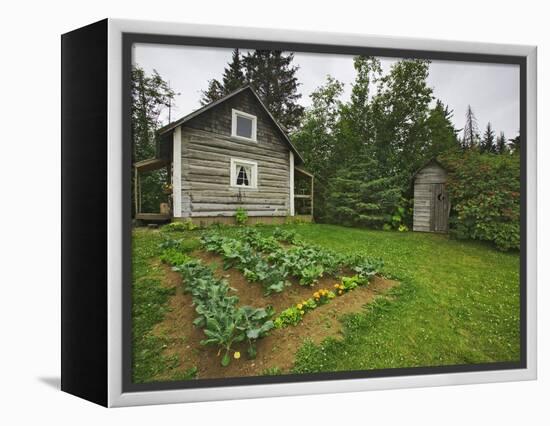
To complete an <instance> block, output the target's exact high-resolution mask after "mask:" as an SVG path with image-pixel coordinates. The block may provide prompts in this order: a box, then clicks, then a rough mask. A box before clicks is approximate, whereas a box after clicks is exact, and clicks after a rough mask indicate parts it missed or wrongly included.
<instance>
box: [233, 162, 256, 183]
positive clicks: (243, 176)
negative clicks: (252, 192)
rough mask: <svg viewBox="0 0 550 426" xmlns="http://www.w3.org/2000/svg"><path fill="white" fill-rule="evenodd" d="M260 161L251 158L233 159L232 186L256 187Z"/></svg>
mask: <svg viewBox="0 0 550 426" xmlns="http://www.w3.org/2000/svg"><path fill="white" fill-rule="evenodd" d="M257 182H258V163H256V162H255V161H250V160H241V159H237V158H232V159H231V186H232V187H236V188H252V189H254V188H256V187H257Z"/></svg>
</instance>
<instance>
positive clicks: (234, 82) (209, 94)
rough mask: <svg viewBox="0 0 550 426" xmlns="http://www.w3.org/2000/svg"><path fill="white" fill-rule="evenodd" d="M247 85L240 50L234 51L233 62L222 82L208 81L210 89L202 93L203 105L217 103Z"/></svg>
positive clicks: (229, 65)
mask: <svg viewBox="0 0 550 426" xmlns="http://www.w3.org/2000/svg"><path fill="white" fill-rule="evenodd" d="M245 84H246V79H245V77H244V72H243V64H242V58H241V54H240V52H239V49H233V53H232V55H231V62H229V64H227V67H225V69H224V71H223V75H222V81H221V82H220V81H219V80H217V79H215V78H214V79H212V80H209V81H208V88H207V89H206V90H203V91H202V98H201V104H202V105H207V104H209V103H211V102H214V101H217V100H218V99H220V98H222V97H224V96H225V95H227V94H229V93H231V92H234V91H235V90H237V89H240V88H241V87H243V86H244V85H245Z"/></svg>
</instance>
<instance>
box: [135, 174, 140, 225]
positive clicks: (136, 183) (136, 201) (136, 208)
mask: <svg viewBox="0 0 550 426" xmlns="http://www.w3.org/2000/svg"><path fill="white" fill-rule="evenodd" d="M138 176H139V175H138V171H137V167H134V208H135V214H134V217H137V215H138V213H139V211H138V205H139V204H138Z"/></svg>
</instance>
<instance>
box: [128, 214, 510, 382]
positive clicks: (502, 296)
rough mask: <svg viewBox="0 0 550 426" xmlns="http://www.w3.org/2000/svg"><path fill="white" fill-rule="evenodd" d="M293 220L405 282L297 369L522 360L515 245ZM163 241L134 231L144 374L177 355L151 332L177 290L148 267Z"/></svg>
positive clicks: (305, 353)
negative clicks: (507, 249) (378, 261)
mask: <svg viewBox="0 0 550 426" xmlns="http://www.w3.org/2000/svg"><path fill="white" fill-rule="evenodd" d="M287 226H288V227H289V228H292V229H295V230H296V231H297V232H298V234H299V235H300V236H301V237H302V239H304V240H306V241H308V242H311V243H314V244H318V245H321V246H324V247H326V248H328V249H332V250H334V251H337V252H340V253H364V254H367V255H370V256H376V257H381V258H382V259H383V260H384V262H385V265H384V270H383V273H384V274H385V275H386V276H388V277H391V278H395V279H397V280H399V281H400V282H401V285H400V286H398V287H396V288H394V289H393V290H391V292H390V298H389V299H386V298H380V299H378V300H377V301H376V302H374V303H373V304H371V305H369V306H368V307H367V308H366V309H364V310H363V312H359V313H356V314H353V315H348V316H346V317H345V318H342V320H343V322H344V325H345V327H344V337H343V339H339V340H325V341H324V342H323V343H322V344H321V345H313V344H311V343H306V344H305V345H304V346H303V347H302V348H301V349H300V350H299V352H298V354H297V357H296V363H295V367H294V370H295V372H318V371H338V370H358V369H378V368H394V367H413V366H435V365H449V364H468V363H486V362H498V361H517V360H519V353H520V345H519V255H518V253H503V252H499V251H497V250H495V249H493V248H492V247H491V246H489V245H486V244H482V243H476V242H471V241H468V242H464V241H456V240H450V239H449V238H448V237H447V236H445V235H436V234H426V233H414V232H404V233H398V232H384V231H372V230H365V229H356V228H345V227H341V226H334V225H321V224H310V225H287ZM258 229H260V230H265V231H266V232H269V231H270V230H272V228H271V227H268V226H265V227H259V228H258ZM227 232H229V233H231V232H232V230H231V229H228V230H227ZM192 235H198V231H193V233H192ZM174 237H177V236H176V235H174ZM160 241H161V236H160V234H159V232H154V231H150V230H137V231H135V232H134V251H133V257H134V259H133V263H134V281H135V284H134V294H133V300H134V308H133V315H134V380H135V381H137V382H140V381H143V380H146V379H147V378H148V377H151V376H152V375H154V374H158V372H159V371H160V370H162V369H163V368H164V369H166V368H170V365H171V363H172V362H173V360H170V359H164V358H163V356H162V346H163V344H164V342H162V341H161V340H162V339H160V338H158V337H152V336H150V334H149V333H148V331H149V330H150V329H151V328H152V327H153V326H154V324H155V323H156V322H158V321H160V320H161V319H162V317H163V315H164V310H165V305H166V301H167V299H168V297H169V294H170V291H169V290H166V289H165V288H163V287H162V286H161V285H160V281H159V273H160V272H161V270H160V269H159V268H156V267H153V266H151V261H152V260H154V259H155V258H156V259H158V255H159V253H160V250H159V249H158V243H159V242H160ZM189 326H191V325H189ZM159 369H160V370H159Z"/></svg>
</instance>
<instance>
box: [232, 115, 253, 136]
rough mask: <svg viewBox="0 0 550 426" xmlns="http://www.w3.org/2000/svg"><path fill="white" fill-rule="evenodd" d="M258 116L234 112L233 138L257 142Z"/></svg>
mask: <svg viewBox="0 0 550 426" xmlns="http://www.w3.org/2000/svg"><path fill="white" fill-rule="evenodd" d="M256 122H257V119H256V116H255V115H252V114H247V113H246V112H242V111H239V110H236V109H233V110H232V117H231V136H233V137H234V138H239V139H244V140H247V141H254V142H256Z"/></svg>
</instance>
